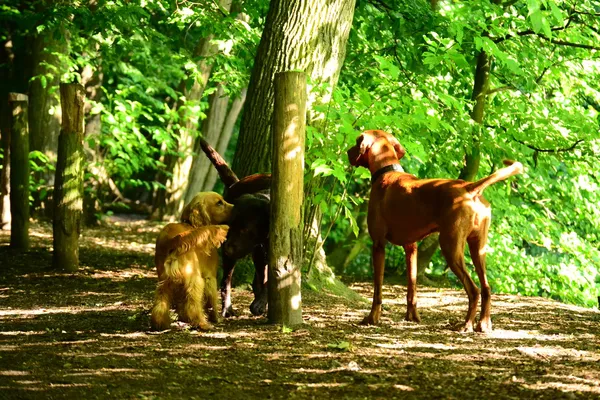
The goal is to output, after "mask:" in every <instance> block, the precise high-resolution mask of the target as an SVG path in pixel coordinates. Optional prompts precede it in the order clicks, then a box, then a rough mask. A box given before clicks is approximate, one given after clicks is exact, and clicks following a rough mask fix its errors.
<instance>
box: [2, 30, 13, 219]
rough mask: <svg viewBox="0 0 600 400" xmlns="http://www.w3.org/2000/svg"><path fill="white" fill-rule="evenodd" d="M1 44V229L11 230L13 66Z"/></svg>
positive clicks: (5, 42)
mask: <svg viewBox="0 0 600 400" xmlns="http://www.w3.org/2000/svg"><path fill="white" fill-rule="evenodd" d="M7 43H8V40H6V41H3V42H0V152H1V154H2V165H1V167H0V168H2V169H1V170H0V229H8V228H10V121H11V110H10V107H9V104H8V93H9V92H10V91H11V90H10V89H11V84H10V82H11V78H12V76H11V75H12V74H11V66H12V63H11V61H10V57H9V54H8V49H7V48H6V44H7Z"/></svg>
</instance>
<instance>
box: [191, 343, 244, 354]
mask: <svg viewBox="0 0 600 400" xmlns="http://www.w3.org/2000/svg"><path fill="white" fill-rule="evenodd" d="M237 344H238V343H236V345H237ZM252 344H253V343H252ZM254 347H255V346H254ZM231 348H232V346H209V345H207V344H188V345H187V346H185V350H186V352H187V351H188V350H210V351H223V350H229V349H231Z"/></svg>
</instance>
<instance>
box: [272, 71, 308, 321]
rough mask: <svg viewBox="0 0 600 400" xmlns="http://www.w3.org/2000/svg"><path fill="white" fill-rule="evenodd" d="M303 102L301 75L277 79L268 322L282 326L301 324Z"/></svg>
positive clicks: (289, 73) (300, 73)
mask: <svg viewBox="0 0 600 400" xmlns="http://www.w3.org/2000/svg"><path fill="white" fill-rule="evenodd" d="M306 99H307V93H306V75H305V74H304V73H303V72H283V73H278V74H276V75H275V106H274V114H273V147H272V153H273V160H275V161H274V163H273V180H272V184H271V226H270V230H269V238H270V240H269V244H270V246H269V282H268V288H269V307H268V318H269V321H270V322H272V323H279V324H282V325H284V326H294V325H298V324H301V323H302V296H301V293H300V281H301V278H300V271H301V269H302V261H303V250H302V232H303V218H302V209H303V207H302V201H303V194H304V138H305V131H306Z"/></svg>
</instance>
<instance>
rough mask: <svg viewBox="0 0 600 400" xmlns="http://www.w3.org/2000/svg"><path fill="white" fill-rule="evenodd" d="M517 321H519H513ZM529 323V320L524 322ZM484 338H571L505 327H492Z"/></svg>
mask: <svg viewBox="0 0 600 400" xmlns="http://www.w3.org/2000/svg"><path fill="white" fill-rule="evenodd" d="M513 322H519V323H521V322H520V321H513ZM526 323H529V322H526ZM485 337H486V338H490V339H504V340H535V341H552V340H554V341H556V340H567V341H568V340H571V339H572V337H571V335H561V334H556V335H545V334H542V333H540V332H539V331H537V330H531V331H526V330H517V331H509V330H505V329H494V330H493V331H491V332H488V333H486V334H485Z"/></svg>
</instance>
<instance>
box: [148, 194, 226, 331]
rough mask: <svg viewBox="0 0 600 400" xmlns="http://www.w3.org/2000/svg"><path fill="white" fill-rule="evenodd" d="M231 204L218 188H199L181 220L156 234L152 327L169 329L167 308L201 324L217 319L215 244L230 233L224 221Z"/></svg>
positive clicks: (169, 322)
mask: <svg viewBox="0 0 600 400" xmlns="http://www.w3.org/2000/svg"><path fill="white" fill-rule="evenodd" d="M232 208H233V205H231V204H229V203H227V202H226V201H225V200H223V198H222V197H221V196H220V195H219V194H217V193H214V192H203V193H199V194H197V195H196V196H195V197H194V198H193V199H192V201H191V202H190V203H189V204H188V205H187V206H186V207H185V208H184V209H183V212H182V214H181V222H179V223H171V224H168V225H166V226H165V227H164V228H163V229H162V231H161V232H160V234H159V235H158V239H157V240H156V251H155V254H154V264H155V266H156V270H157V273H158V280H159V282H158V287H157V289H156V299H155V301H154V307H153V308H152V328H153V329H156V330H164V329H168V328H169V326H170V324H171V319H170V317H169V309H170V307H171V305H175V308H176V311H177V314H178V316H179V319H180V320H181V321H184V322H188V323H190V324H191V325H193V326H196V327H199V328H200V329H203V330H208V329H210V328H211V327H212V326H211V324H210V323H209V322H208V321H207V318H206V313H208V315H209V320H210V321H211V322H217V321H218V315H219V314H218V312H217V304H218V302H217V268H218V265H219V256H218V254H217V249H218V248H219V247H220V246H221V243H223V242H224V241H225V239H226V237H227V230H228V229H229V227H228V226H227V225H216V224H221V223H223V222H226V221H227V220H228V219H229V217H230V215H231V209H232Z"/></svg>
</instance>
